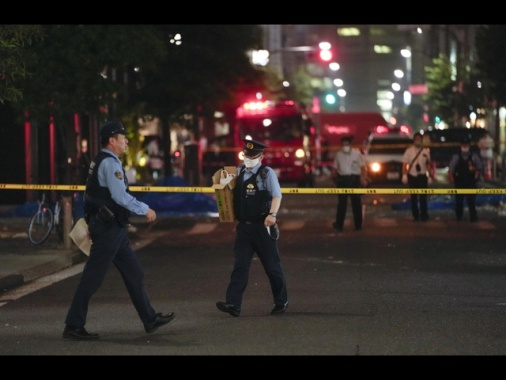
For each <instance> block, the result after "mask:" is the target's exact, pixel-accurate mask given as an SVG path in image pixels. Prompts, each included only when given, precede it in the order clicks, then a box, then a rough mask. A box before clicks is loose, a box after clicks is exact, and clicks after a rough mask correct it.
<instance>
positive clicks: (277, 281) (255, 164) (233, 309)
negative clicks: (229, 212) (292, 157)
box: [216, 139, 288, 317]
mask: <svg viewBox="0 0 506 380" xmlns="http://www.w3.org/2000/svg"><path fill="white" fill-rule="evenodd" d="M244 143H245V145H244V148H243V153H244V164H242V165H240V166H238V167H237V180H236V185H235V187H234V190H233V192H234V193H233V194H234V212H235V218H236V220H237V221H238V224H237V225H236V238H235V243H234V269H233V271H232V274H231V276H230V283H229V285H228V287H227V291H226V296H225V302H217V303H216V306H217V307H218V309H219V310H221V311H223V312H225V313H229V314H230V315H232V316H234V317H238V316H239V314H240V313H241V304H242V297H243V293H244V291H245V290H246V286H247V284H248V277H249V270H250V266H251V261H252V259H253V255H254V254H255V252H256V254H257V255H258V257H259V259H260V262H261V263H262V266H263V268H264V270H265V273H266V274H267V277H268V278H269V283H270V286H271V291H272V296H273V299H274V307H273V309H272V310H271V314H280V313H284V312H285V311H286V309H287V307H288V295H287V290H286V282H285V276H284V273H283V268H282V267H281V261H280V257H279V250H278V244H277V237H278V236H279V230H278V227H277V224H276V217H277V212H278V210H279V207H280V205H281V188H280V185H279V181H278V178H277V176H276V173H275V172H274V171H273V170H272V169H271V168H270V167H268V166H264V165H263V164H262V162H261V161H262V159H263V152H264V149H265V148H267V146H266V145H264V144H262V143H261V142H258V141H254V140H247V139H245V140H244Z"/></svg>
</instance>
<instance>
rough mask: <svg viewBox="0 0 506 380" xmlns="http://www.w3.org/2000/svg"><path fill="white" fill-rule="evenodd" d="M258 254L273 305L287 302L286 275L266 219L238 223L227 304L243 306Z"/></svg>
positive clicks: (276, 244) (275, 241)
mask: <svg viewBox="0 0 506 380" xmlns="http://www.w3.org/2000/svg"><path fill="white" fill-rule="evenodd" d="M255 252H256V254H257V256H258V258H259V259H260V262H261V263H262V266H263V268H264V271H265V274H266V275H267V278H268V279H269V283H270V286H271V291H272V296H273V298H274V304H276V305H285V304H286V303H287V302H288V295H287V289H286V282H285V275H284V273H283V268H282V266H281V260H280V257H279V250H278V243H277V240H274V239H272V238H271V237H270V235H269V233H268V232H267V228H265V226H264V224H263V221H262V222H259V223H251V224H249V223H246V222H239V223H238V224H237V226H236V238H235V243H234V269H233V271H232V274H231V275H230V283H229V285H228V287H227V292H226V303H228V304H232V305H234V306H236V307H237V308H239V310H240V309H241V304H242V298H243V294H244V291H245V290H246V286H247V285H248V279H249V271H250V267H251V261H252V260H253V255H254V254H255Z"/></svg>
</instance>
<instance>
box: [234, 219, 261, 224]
mask: <svg viewBox="0 0 506 380" xmlns="http://www.w3.org/2000/svg"><path fill="white" fill-rule="evenodd" d="M263 222H264V220H263V219H262V220H255V221H250V220H239V223H244V224H257V223H263Z"/></svg>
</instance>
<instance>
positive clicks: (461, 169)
mask: <svg viewBox="0 0 506 380" xmlns="http://www.w3.org/2000/svg"><path fill="white" fill-rule="evenodd" d="M470 147H471V144H470V141H469V140H468V139H464V140H462V142H461V144H460V153H457V154H454V155H453V156H452V159H451V161H450V164H449V169H448V177H449V180H450V182H452V183H453V184H454V186H455V188H456V189H476V188H477V183H478V181H479V179H480V177H481V175H482V173H483V163H482V161H481V159H480V157H479V156H478V154H477V153H473V152H471V151H470ZM464 199H465V200H466V202H467V207H468V209H469V219H470V220H471V222H476V221H477V220H478V212H477V211H476V193H474V194H455V214H456V216H457V220H459V221H460V220H462V216H463V213H464Z"/></svg>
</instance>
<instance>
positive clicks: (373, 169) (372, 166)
mask: <svg viewBox="0 0 506 380" xmlns="http://www.w3.org/2000/svg"><path fill="white" fill-rule="evenodd" d="M369 168H370V169H371V172H373V173H379V172H381V164H380V163H379V162H372V163H371V164H370V165H369Z"/></svg>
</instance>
